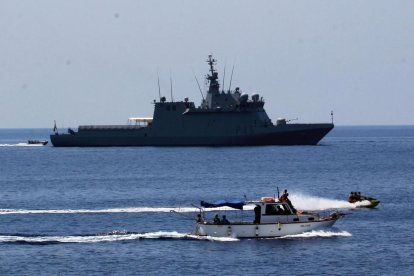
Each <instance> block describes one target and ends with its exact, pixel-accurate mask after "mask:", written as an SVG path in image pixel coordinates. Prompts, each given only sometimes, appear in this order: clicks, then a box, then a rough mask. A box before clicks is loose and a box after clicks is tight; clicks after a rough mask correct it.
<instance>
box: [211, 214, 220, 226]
mask: <svg viewBox="0 0 414 276" xmlns="http://www.w3.org/2000/svg"><path fill="white" fill-rule="evenodd" d="M213 221H214V223H215V224H220V218H219V215H218V214H216V215H215V216H214V219H213Z"/></svg>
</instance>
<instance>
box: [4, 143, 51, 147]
mask: <svg viewBox="0 0 414 276" xmlns="http://www.w3.org/2000/svg"><path fill="white" fill-rule="evenodd" d="M0 147H43V145H42V144H27V143H17V144H0Z"/></svg>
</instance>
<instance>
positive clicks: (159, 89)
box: [157, 72, 161, 101]
mask: <svg viewBox="0 0 414 276" xmlns="http://www.w3.org/2000/svg"><path fill="white" fill-rule="evenodd" d="M157 77H158V96H159V97H160V101H161V86H160V75H159V74H158V72H157Z"/></svg>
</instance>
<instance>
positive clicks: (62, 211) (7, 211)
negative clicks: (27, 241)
mask: <svg viewBox="0 0 414 276" xmlns="http://www.w3.org/2000/svg"><path fill="white" fill-rule="evenodd" d="M198 211H199V209H198V208H195V207H184V208H172V207H171V208H170V207H159V208H155V207H126V208H111V209H50V210H30V209H0V215H15V214H22V215H24V214H82V213H92V214H95V213H169V212H177V213H190V212H198Z"/></svg>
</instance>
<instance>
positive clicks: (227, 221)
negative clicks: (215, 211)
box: [221, 215, 230, 224]
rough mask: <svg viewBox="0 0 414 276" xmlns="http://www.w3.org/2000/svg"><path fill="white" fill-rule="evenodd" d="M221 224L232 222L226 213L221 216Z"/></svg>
mask: <svg viewBox="0 0 414 276" xmlns="http://www.w3.org/2000/svg"><path fill="white" fill-rule="evenodd" d="M221 224H230V221H229V220H228V219H227V218H226V215H223V217H222V218H221Z"/></svg>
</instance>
